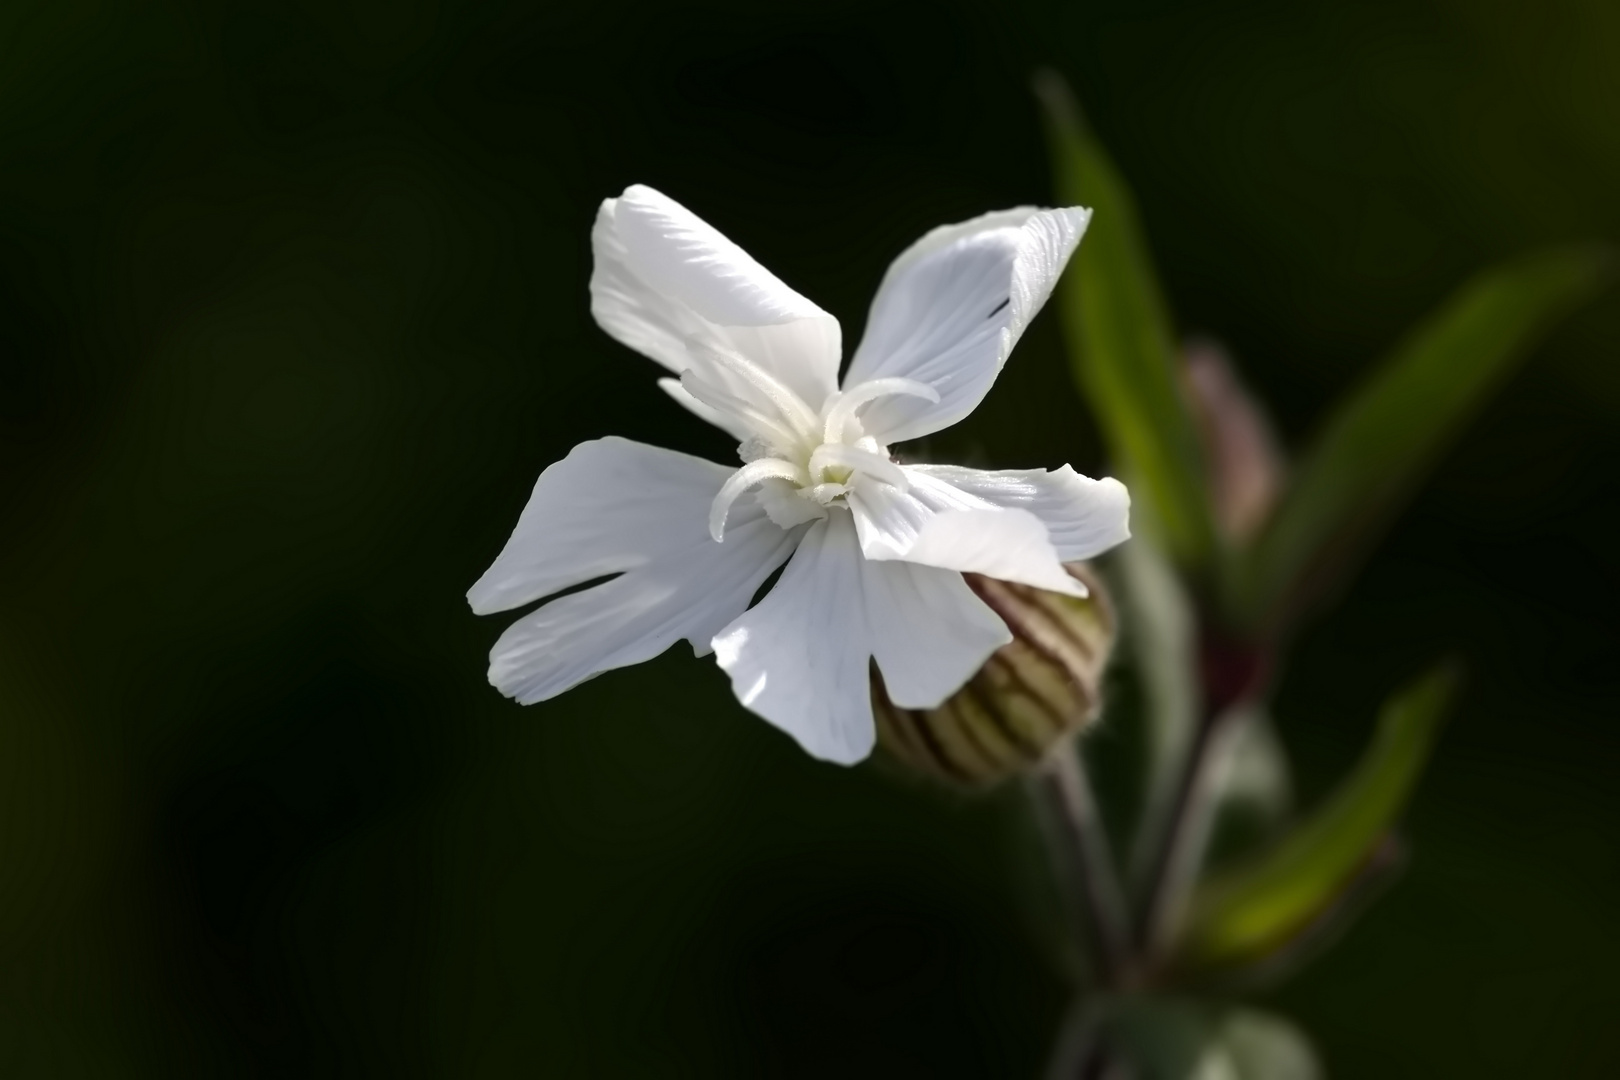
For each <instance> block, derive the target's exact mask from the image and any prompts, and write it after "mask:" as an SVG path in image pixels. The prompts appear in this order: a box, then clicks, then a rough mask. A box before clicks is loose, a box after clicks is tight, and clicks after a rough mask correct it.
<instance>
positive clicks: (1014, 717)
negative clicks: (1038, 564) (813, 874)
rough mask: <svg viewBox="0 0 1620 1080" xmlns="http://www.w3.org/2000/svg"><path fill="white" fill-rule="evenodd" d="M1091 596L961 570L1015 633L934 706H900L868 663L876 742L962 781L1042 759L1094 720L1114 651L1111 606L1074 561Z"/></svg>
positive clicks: (995, 778)
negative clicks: (1046, 588) (936, 706)
mask: <svg viewBox="0 0 1620 1080" xmlns="http://www.w3.org/2000/svg"><path fill="white" fill-rule="evenodd" d="M1065 569H1067V570H1068V571H1069V573H1070V575H1072V576H1073V577H1075V578H1076V579H1078V580H1079V581H1081V582H1082V583H1084V584H1085V586H1086V587H1087V589H1089V590H1090V593H1091V595H1090V596H1089V597H1087V598H1085V599H1080V598H1078V597H1073V596H1065V595H1063V594H1062V593H1055V592H1047V591H1045V590H1043V589H1035V588H1031V587H1030V586H1028V585H1020V584H1016V583H1013V582H1009V581H998V580H996V579H994V578H987V577H981V576H979V575H977V574H964V575H963V577H964V578H965V579H966V580H967V583H968V585H969V587H971V588H972V589H973V591H974V592H975V593H977V594H978V596H979V598H980V599H981V600H983V601H984V602H985V603H986V604H989V605H990V607H991V609H992V610H994V611H995V613H996V614H997V615H999V616H1001V618H1002V620H1003V621H1004V622H1006V624H1007V628H1008V629H1009V630H1011V631H1012V635H1013V639H1012V641H1011V642H1010V643H1009V644H1007V645H1004V646H1002V647H1001V648H1000V649H998V650H996V652H995V653H993V654H992V655H991V657H990V659H989V660H988V661H986V662H985V665H984V667H982V668H980V669H979V671H978V673H977V674H976V675H974V676H973V678H971V679H969V680H968V681H967V684H966V685H964V686H963V687H962V689H960V690H958V691H957V692H956V693H955V694H954V695H952V696H951V697H949V698H947V699H946V700H945V702H944V703H943V704H942V705H940V706H939V707H938V708H936V709H902V708H900V707H899V706H897V705H895V704H894V703H893V702H891V701H890V700H889V697H888V695H887V694H886V693H885V692H884V689H883V680H882V677H881V676H880V675H879V673H878V670H877V667H876V666H875V665H874V666H873V668H872V704H873V712H874V714H875V715H876V717H877V732H878V742H880V743H881V744H882V745H883V747H884V748H885V749H886V750H887V751H888V752H889V753H890V754H891V755H892V756H893V757H894V758H896V759H897V760H899V761H900V762H901V763H903V764H905V765H908V766H910V767H911V768H914V769H917V770H919V771H921V772H925V773H928V774H930V775H932V776H935V777H938V778H939V779H942V780H945V781H947V782H949V783H952V784H956V785H959V786H963V787H973V788H982V787H988V786H990V785H992V784H996V783H999V782H1000V781H1002V780H1004V779H1006V778H1007V777H1008V776H1011V775H1012V774H1014V773H1016V772H1020V771H1022V770H1024V769H1026V768H1028V767H1030V766H1032V765H1034V764H1036V763H1037V762H1039V761H1040V760H1041V759H1042V758H1043V757H1044V756H1045V755H1046V753H1047V751H1048V750H1050V749H1051V747H1052V745H1053V744H1054V743H1056V742H1057V741H1058V740H1059V739H1061V738H1063V737H1064V736H1066V735H1068V734H1069V733H1070V732H1074V731H1078V730H1080V729H1082V728H1084V727H1085V726H1086V725H1087V724H1089V723H1090V722H1091V721H1092V720H1093V719H1095V718H1096V716H1097V713H1098V711H1099V707H1100V705H1101V701H1102V688H1101V684H1102V675H1103V669H1104V668H1105V667H1106V666H1107V663H1108V656H1109V653H1110V652H1111V651H1112V649H1113V644H1114V634H1115V621H1114V610H1113V606H1112V605H1111V604H1110V603H1109V601H1108V595H1107V593H1106V592H1105V591H1104V590H1103V587H1102V583H1101V582H1100V581H1098V580H1097V576H1096V575H1095V574H1094V573H1093V572H1092V571H1091V568H1090V567H1088V566H1086V565H1085V564H1084V563H1069V564H1067V565H1066V567H1065Z"/></svg>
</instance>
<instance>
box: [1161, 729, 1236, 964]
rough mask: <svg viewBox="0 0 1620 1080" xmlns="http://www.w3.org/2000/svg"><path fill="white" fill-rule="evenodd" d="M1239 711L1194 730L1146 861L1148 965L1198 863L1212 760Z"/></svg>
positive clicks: (1164, 943) (1206, 827)
mask: <svg viewBox="0 0 1620 1080" xmlns="http://www.w3.org/2000/svg"><path fill="white" fill-rule="evenodd" d="M1240 715H1241V710H1239V709H1236V708H1225V709H1221V710H1220V711H1218V712H1215V713H1206V714H1205V715H1204V716H1203V718H1202V719H1201V720H1200V721H1199V723H1198V728H1197V730H1196V731H1195V732H1194V733H1193V739H1192V742H1191V744H1190V745H1189V746H1188V747H1187V755H1186V759H1185V761H1184V762H1183V764H1182V768H1181V773H1180V777H1179V779H1178V781H1177V784H1176V787H1175V793H1174V797H1173V800H1172V802H1171V804H1170V811H1169V816H1168V825H1167V826H1166V828H1165V831H1164V835H1163V839H1162V840H1161V841H1160V842H1159V844H1158V846H1157V850H1156V851H1155V852H1154V858H1153V861H1152V863H1151V865H1150V870H1149V874H1148V878H1147V888H1146V891H1145V892H1144V894H1143V901H1142V921H1141V922H1140V923H1139V924H1138V926H1137V931H1138V935H1139V941H1138V946H1139V948H1140V950H1141V953H1142V955H1143V956H1144V957H1145V958H1146V959H1147V961H1148V963H1149V965H1150V966H1152V965H1154V964H1155V963H1156V962H1157V961H1158V960H1159V959H1161V958H1162V956H1163V954H1164V951H1165V949H1166V948H1168V946H1169V945H1170V943H1171V942H1170V939H1171V937H1172V936H1173V935H1174V933H1175V927H1176V921H1177V920H1178V919H1179V918H1180V917H1181V914H1182V905H1183V904H1184V902H1185V900H1186V897H1187V892H1188V889H1189V887H1190V886H1191V884H1192V881H1193V877H1194V875H1196V874H1197V872H1198V866H1199V863H1201V862H1202V861H1203V857H1204V849H1205V847H1206V845H1207V844H1208V842H1209V834H1210V830H1211V828H1212V827H1213V826H1214V823H1215V822H1214V816H1215V805H1214V800H1213V798H1211V796H1212V794H1213V790H1212V789H1213V787H1214V785H1215V782H1216V779H1217V777H1216V776H1215V769H1214V764H1215V762H1217V761H1218V760H1220V759H1221V757H1222V756H1223V755H1222V754H1221V752H1220V751H1221V750H1223V749H1224V745H1225V742H1226V740H1227V739H1228V738H1229V737H1230V732H1232V731H1234V730H1235V724H1234V719H1235V718H1236V717H1238V716H1240Z"/></svg>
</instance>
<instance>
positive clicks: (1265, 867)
mask: <svg viewBox="0 0 1620 1080" xmlns="http://www.w3.org/2000/svg"><path fill="white" fill-rule="evenodd" d="M1456 684H1457V675H1456V671H1455V669H1454V668H1453V667H1452V666H1451V665H1449V664H1446V665H1441V666H1440V667H1439V668H1437V669H1436V670H1434V671H1432V672H1430V673H1429V674H1427V675H1425V676H1424V677H1423V678H1421V679H1419V680H1417V681H1416V682H1415V683H1412V684H1411V685H1409V686H1407V687H1406V688H1404V689H1402V690H1401V691H1399V692H1397V693H1396V694H1395V695H1394V696H1393V697H1391V698H1390V699H1389V701H1388V702H1387V703H1386V704H1385V705H1384V708H1383V710H1382V712H1381V713H1380V715H1379V718H1378V727H1377V731H1376V733H1375V734H1374V736H1373V741H1372V744H1371V745H1370V746H1369V747H1368V748H1367V750H1366V751H1365V752H1364V754H1363V755H1362V758H1361V760H1360V761H1359V762H1358V763H1357V764H1356V767H1355V769H1354V770H1353V771H1352V772H1351V773H1350V775H1349V776H1348V777H1346V778H1345V780H1344V781H1343V782H1342V783H1341V784H1340V785H1339V788H1338V789H1337V790H1336V791H1335V792H1334V793H1333V794H1332V795H1331V796H1329V797H1328V799H1327V801H1326V802H1324V803H1323V804H1322V805H1321V806H1319V807H1318V808H1317V809H1316V810H1315V811H1314V812H1312V813H1311V814H1310V815H1309V816H1308V817H1306V818H1305V819H1304V820H1303V821H1301V822H1300V823H1299V824H1298V825H1296V826H1295V827H1294V828H1293V829H1291V830H1290V831H1289V832H1287V833H1286V834H1285V835H1284V836H1283V837H1282V838H1281V839H1280V840H1278V841H1277V842H1276V843H1275V844H1274V845H1272V846H1271V847H1270V848H1268V849H1266V850H1265V851H1263V852H1261V853H1260V854H1258V855H1257V856H1255V857H1253V858H1251V859H1249V860H1246V861H1245V862H1243V863H1240V864H1238V865H1235V866H1233V867H1232V868H1230V869H1228V870H1225V871H1221V872H1218V873H1216V874H1214V875H1212V876H1211V877H1209V878H1207V879H1206V880H1205V881H1203V882H1201V883H1200V884H1199V885H1198V887H1197V889H1196V891H1195V892H1194V894H1193V897H1192V901H1191V903H1190V904H1189V907H1188V913H1187V917H1186V920H1185V922H1184V923H1183V926H1182V930H1181V932H1180V934H1179V935H1178V938H1177V946H1176V950H1175V954H1176V961H1175V963H1176V966H1177V968H1179V969H1182V970H1183V971H1184V972H1186V973H1188V974H1190V975H1197V974H1199V973H1207V972H1211V971H1219V970H1222V969H1234V968H1240V967H1244V966H1249V965H1263V964H1264V963H1265V962H1266V961H1267V960H1268V958H1272V957H1274V956H1277V955H1279V954H1281V953H1283V952H1284V951H1285V950H1287V949H1289V948H1290V947H1291V946H1293V945H1296V944H1298V943H1300V942H1303V941H1305V940H1307V939H1308V938H1309V937H1310V936H1311V935H1312V933H1313V930H1314V929H1316V928H1320V927H1321V926H1322V925H1323V922H1324V919H1325V918H1326V917H1328V916H1329V915H1331V914H1332V913H1333V912H1334V911H1335V908H1336V907H1337V909H1338V910H1340V911H1343V910H1346V905H1347V903H1348V901H1349V900H1350V899H1351V897H1352V894H1353V893H1354V892H1355V891H1356V887H1357V886H1358V883H1364V882H1365V881H1366V873H1367V872H1368V871H1369V869H1376V868H1378V867H1379V866H1380V865H1381V864H1382V862H1383V861H1384V860H1383V859H1382V857H1381V856H1382V853H1384V852H1386V851H1387V850H1388V849H1387V848H1386V847H1385V840H1386V837H1387V835H1388V833H1389V831H1390V829H1391V828H1392V827H1393V826H1394V824H1395V821H1396V819H1397V818H1398V817H1399V816H1400V813H1401V810H1402V809H1403V808H1404V807H1405V805H1406V802H1407V799H1408V797H1409V796H1410V795H1411V792H1412V789H1413V787H1414V786H1415V785H1416V783H1417V780H1418V777H1419V775H1420V774H1421V773H1422V771H1423V765H1424V763H1425V761H1427V759H1428V756H1429V752H1430V750H1431V749H1432V748H1433V745H1434V740H1435V736H1436V734H1437V733H1438V731H1439V728H1440V723H1441V720H1442V719H1443V717H1444V714H1445V711H1446V707H1447V705H1448V704H1449V703H1450V701H1451V698H1452V696H1453V693H1454V691H1455V689H1456Z"/></svg>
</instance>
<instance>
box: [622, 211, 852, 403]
mask: <svg viewBox="0 0 1620 1080" xmlns="http://www.w3.org/2000/svg"><path fill="white" fill-rule="evenodd" d="M591 246H592V250H593V254H594V257H595V266H594V268H593V270H592V272H591V285H590V289H591V314H592V315H593V316H595V318H596V321H597V323H598V324H599V325H600V326H601V327H602V329H604V330H606V331H607V332H608V333H609V334H611V335H612V336H613V337H615V338H617V339H618V340H619V341H621V342H623V343H624V344H626V345H628V346H630V347H631V348H632V349H635V350H636V351H637V352H640V353H642V354H644V355H646V356H649V357H651V358H652V359H654V360H656V361H658V362H659V363H660V364H662V365H664V366H665V367H666V368H668V369H669V370H671V371H673V372H676V373H680V372H682V371H685V370H687V369H688V368H690V367H692V366H694V361H693V359H692V358H691V356H689V354H688V351H687V344H688V343H689V342H693V341H696V342H699V343H702V344H704V345H706V346H708V347H710V348H713V349H720V350H728V349H729V350H732V351H736V352H740V353H742V354H743V355H744V356H746V357H747V358H748V359H749V360H751V361H753V362H754V363H757V364H760V365H761V366H763V367H765V368H766V369H767V370H768V371H769V372H770V373H771V374H772V375H773V376H774V377H776V378H777V379H778V380H780V381H781V382H782V383H784V384H785V385H787V386H788V387H790V388H791V389H793V390H794V392H796V393H798V394H799V395H800V396H801V397H803V398H804V399H805V401H806V402H808V403H809V404H810V406H811V408H819V407H820V405H821V402H822V401H823V400H825V399H826V397H827V395H828V394H830V393H832V391H833V390H834V389H836V387H837V378H838V361H839V353H840V349H841V338H840V331H839V327H838V320H836V319H834V318H833V317H832V316H831V315H828V314H827V313H826V312H825V311H822V310H821V308H819V307H817V306H816V305H815V304H813V303H811V302H810V301H809V300H806V299H805V298H804V297H802V296H800V295H799V294H798V293H796V292H794V291H793V290H792V289H790V288H788V287H787V286H786V285H785V284H783V283H782V281H781V280H780V279H779V278H777V277H776V276H775V275H774V274H772V273H771V272H770V271H769V270H766V269H765V268H764V267H763V266H761V265H760V264H759V263H758V262H756V261H755V260H754V259H753V257H752V256H750V255H749V254H748V253H747V252H745V251H743V250H742V248H740V247H738V246H737V245H736V244H734V243H732V242H731V241H730V240H728V239H726V237H725V236H723V235H721V234H720V232H719V231H718V230H716V229H714V228H713V227H712V226H710V225H709V224H707V223H706V222H704V221H703V220H702V219H701V218H699V217H698V216H697V215H696V214H693V213H692V212H691V211H690V210H688V209H686V208H685V207H684V206H682V205H680V204H679V203H677V202H676V201H675V200H673V199H671V198H669V197H668V196H666V195H663V194H661V193H660V192H657V191H654V190H653V189H652V188H649V187H644V186H642V185H639V184H637V185H633V186H631V187H628V188H626V189H625V192H624V194H623V195H622V196H620V197H619V198H617V199H608V200H606V201H604V202H603V203H602V206H601V209H600V210H599V211H598V212H597V215H596V224H595V226H594V227H593V228H592V230H591ZM694 411H695V410H694ZM699 415H702V414H701V413H700V414H699Z"/></svg>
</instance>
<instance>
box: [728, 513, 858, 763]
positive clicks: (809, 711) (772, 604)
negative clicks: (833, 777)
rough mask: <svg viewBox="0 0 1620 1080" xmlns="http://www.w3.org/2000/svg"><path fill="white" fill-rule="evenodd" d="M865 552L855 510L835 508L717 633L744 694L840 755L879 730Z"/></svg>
mask: <svg viewBox="0 0 1620 1080" xmlns="http://www.w3.org/2000/svg"><path fill="white" fill-rule="evenodd" d="M727 543H730V539H729V537H728V538H727ZM862 561H863V560H862V559H861V552H860V547H859V545H858V544H857V543H856V539H855V528H854V526H853V524H852V523H851V522H850V520H849V515H848V514H846V513H832V514H829V515H828V517H827V518H825V519H823V520H821V521H818V522H816V523H815V524H814V525H812V526H810V530H809V532H807V533H805V535H804V539H803V541H802V542H800V544H799V549H798V551H796V552H795V553H794V555H793V558H792V560H791V561H790V562H789V563H788V564H787V568H786V569H785V570H783V571H782V577H781V580H779V581H778V582H777V583H776V587H775V588H773V589H772V590H771V591H770V593H769V594H768V595H767V596H766V597H765V599H763V600H761V601H760V602H759V603H758V604H756V605H755V606H754V607H752V608H750V609H749V610H748V611H745V612H744V613H743V614H742V615H741V616H739V617H738V618H737V620H736V621H735V622H733V623H732V624H731V625H730V626H728V627H726V628H725V630H723V631H722V632H721V633H720V635H719V636H718V637H716V638H715V639H714V655H715V659H716V660H717V661H719V664H720V666H721V667H722V668H724V669H725V671H726V674H727V675H729V676H731V688H732V690H733V691H734V692H735V693H736V695H737V700H738V701H741V702H742V703H743V705H744V706H746V707H747V708H749V709H751V710H753V711H754V712H756V713H758V714H759V715H760V716H762V717H764V718H765V719H766V720H768V721H769V722H770V723H771V724H773V725H775V726H776V727H778V728H780V729H781V730H782V731H785V732H787V733H788V734H789V735H791V736H792V737H793V738H794V739H795V740H797V742H798V743H799V745H800V746H802V747H804V749H805V750H806V751H808V752H809V753H810V754H812V755H813V756H815V757H818V758H821V759H823V760H825V761H834V762H837V763H839V764H841V765H851V764H854V763H855V762H857V761H860V760H861V759H862V758H864V757H866V756H867V754H869V753H871V752H872V744H873V741H874V740H875V739H876V729H875V727H874V726H873V722H872V696H871V672H870V664H869V660H870V658H871V655H872V646H871V643H870V635H869V632H868V629H867V624H866V610H865V605H864V603H863V601H862V589H861V584H862V582H861V576H862V573H861V564H862Z"/></svg>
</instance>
